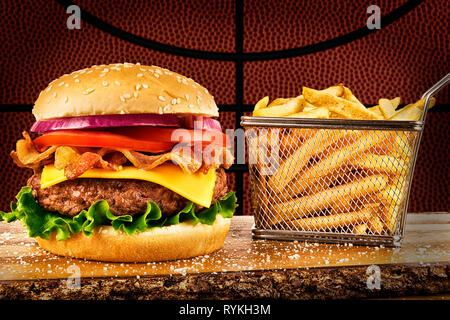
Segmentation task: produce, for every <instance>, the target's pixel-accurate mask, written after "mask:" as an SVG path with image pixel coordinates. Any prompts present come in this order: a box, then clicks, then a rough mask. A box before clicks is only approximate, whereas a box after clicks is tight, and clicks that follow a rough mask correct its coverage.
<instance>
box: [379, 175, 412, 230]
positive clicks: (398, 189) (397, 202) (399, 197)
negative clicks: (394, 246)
mask: <svg viewBox="0 0 450 320" xmlns="http://www.w3.org/2000/svg"><path fill="white" fill-rule="evenodd" d="M399 185H400V186H399ZM404 187H405V186H404V183H398V182H394V183H392V184H391V185H389V186H388V187H386V188H385V189H384V190H382V191H381V192H380V193H379V197H380V199H381V202H382V204H383V206H384V209H383V212H382V215H381V218H382V220H383V222H384V225H385V226H386V228H387V229H388V230H389V231H390V233H391V234H393V233H394V232H395V230H396V229H397V223H398V216H399V214H400V208H401V205H402V204H403V201H404V200H405V196H406V190H405V188H404Z"/></svg>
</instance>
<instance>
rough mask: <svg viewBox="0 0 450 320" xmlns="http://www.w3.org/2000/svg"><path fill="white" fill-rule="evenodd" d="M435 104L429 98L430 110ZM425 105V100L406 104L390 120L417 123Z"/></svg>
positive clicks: (432, 99) (434, 101)
mask: <svg viewBox="0 0 450 320" xmlns="http://www.w3.org/2000/svg"><path fill="white" fill-rule="evenodd" d="M435 104H436V99H435V98H431V101H430V107H429V109H431V108H432V107H433V106H434V105H435ZM424 105H425V98H424V99H420V100H418V101H416V102H415V103H412V104H408V105H407V106H404V107H403V108H402V109H400V110H398V111H397V112H396V113H395V114H394V115H393V116H392V117H390V118H389V119H390V120H405V121H418V120H420V118H421V117H422V114H423V108H424Z"/></svg>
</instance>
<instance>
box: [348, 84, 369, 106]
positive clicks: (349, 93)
mask: <svg viewBox="0 0 450 320" xmlns="http://www.w3.org/2000/svg"><path fill="white" fill-rule="evenodd" d="M342 98H344V99H345V100H348V101H350V102H353V103H356V104H357V105H359V106H360V107H361V108H366V106H365V105H363V104H362V103H361V101H359V100H358V98H356V97H355V96H354V95H353V93H352V92H351V91H350V89H349V88H347V87H344V94H343V96H342Z"/></svg>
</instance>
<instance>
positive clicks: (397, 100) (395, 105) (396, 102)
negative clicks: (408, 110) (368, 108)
mask: <svg viewBox="0 0 450 320" xmlns="http://www.w3.org/2000/svg"><path fill="white" fill-rule="evenodd" d="M391 104H392V106H393V107H394V110H397V108H398V106H399V105H400V97H396V98H394V99H391Z"/></svg>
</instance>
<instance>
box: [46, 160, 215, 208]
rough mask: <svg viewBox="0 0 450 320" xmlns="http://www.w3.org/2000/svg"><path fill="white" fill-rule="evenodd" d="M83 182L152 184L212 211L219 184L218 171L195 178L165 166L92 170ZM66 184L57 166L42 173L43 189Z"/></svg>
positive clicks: (47, 167) (168, 165)
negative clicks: (214, 194) (97, 179)
mask: <svg viewBox="0 0 450 320" xmlns="http://www.w3.org/2000/svg"><path fill="white" fill-rule="evenodd" d="M80 178H103V179H137V180H145V181H150V182H154V183H157V184H159V185H161V186H163V187H166V188H167V189H170V190H172V191H173V192H175V193H178V194H179V195H180V196H182V197H184V198H186V199H188V200H191V201H192V202H194V203H197V204H199V205H201V206H203V207H207V208H209V206H210V205H211V201H212V196H213V191H214V185H215V183H216V170H214V169H210V170H209V171H208V173H207V174H203V173H202V172H200V171H198V172H196V173H194V174H187V173H185V172H183V170H181V168H180V167H179V166H177V165H174V164H172V163H165V164H162V165H160V166H158V167H156V168H153V169H152V170H148V171H147V170H142V169H138V168H136V167H132V166H129V167H124V168H123V169H122V170H119V171H114V170H105V169H91V170H88V171H86V172H85V173H83V174H82V175H81V176H79V177H78V179H80ZM66 180H67V178H66V177H65V176H64V170H58V169H56V168H55V166H54V165H47V166H45V167H44V169H43V170H42V175H41V188H47V187H50V186H53V185H55V184H58V183H60V182H63V181H66Z"/></svg>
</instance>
